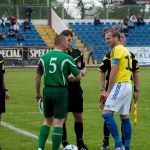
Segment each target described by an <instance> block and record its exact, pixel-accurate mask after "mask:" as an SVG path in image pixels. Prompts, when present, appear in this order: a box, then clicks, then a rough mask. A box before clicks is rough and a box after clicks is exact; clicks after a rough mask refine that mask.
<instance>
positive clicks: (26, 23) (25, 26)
mask: <svg viewBox="0 0 150 150" xmlns="http://www.w3.org/2000/svg"><path fill="white" fill-rule="evenodd" d="M23 29H24V31H26V29H30V30H31V27H30V22H29V20H28V19H27V18H25V20H24V22H23Z"/></svg>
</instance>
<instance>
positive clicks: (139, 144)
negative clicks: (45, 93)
mask: <svg viewBox="0 0 150 150" xmlns="http://www.w3.org/2000/svg"><path fill="white" fill-rule="evenodd" d="M34 71H35V69H7V70H6V81H7V85H8V89H9V92H10V95H11V99H10V100H9V101H8V102H7V104H6V106H7V113H5V114H4V115H3V121H5V122H7V123H9V124H11V125H13V126H15V127H16V128H20V129H23V130H26V131H29V132H31V133H33V134H35V135H38V132H39V127H40V125H41V123H42V121H43V114H41V113H39V110H38V106H37V102H36V101H35V88H34V76H35V73H34ZM149 76H150V69H149V68H144V69H141V71H140V98H139V102H138V122H137V126H132V127H133V134H132V141H131V150H149V146H150V144H149V141H150V134H149V133H150V115H149V114H150V96H149V95H150V94H149V91H150V90H149V89H150V85H149V83H150V78H149ZM81 83H82V87H83V89H84V113H83V117H84V141H85V143H86V144H87V145H88V147H89V149H90V150H99V149H100V145H101V144H102V140H103V119H102V117H101V112H100V110H99V100H98V98H99V72H98V71H97V68H95V69H89V70H88V74H87V76H86V77H85V78H84V79H83V80H82V81H81ZM132 114H133V113H132V112H131V121H132V125H133V119H132ZM115 119H116V120H117V124H118V126H119V129H120V120H119V117H118V116H117V115H115ZM73 128H74V124H73V117H72V114H71V113H70V114H69V116H68V121H67V129H68V140H69V142H70V143H73V144H75V134H74V130H73ZM51 131H52V129H51ZM50 139H51V136H49V140H50ZM0 146H1V147H3V148H4V149H5V150H19V149H21V150H35V149H37V148H36V146H37V140H36V139H33V138H31V137H27V136H24V135H22V134H20V133H17V132H15V131H13V130H10V129H8V128H6V127H4V126H0ZM50 149H51V145H50V144H46V147H45V150H50ZM110 150H113V139H112V137H111V138H110Z"/></svg>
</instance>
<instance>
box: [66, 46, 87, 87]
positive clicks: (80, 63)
mask: <svg viewBox="0 0 150 150" xmlns="http://www.w3.org/2000/svg"><path fill="white" fill-rule="evenodd" d="M68 54H69V55H70V56H72V58H73V59H74V61H75V63H76V65H77V68H78V69H80V70H81V69H83V68H84V67H85V63H84V59H83V55H82V53H81V51H80V50H78V49H74V48H72V49H71V50H70V51H68ZM78 84H80V81H75V82H69V85H78Z"/></svg>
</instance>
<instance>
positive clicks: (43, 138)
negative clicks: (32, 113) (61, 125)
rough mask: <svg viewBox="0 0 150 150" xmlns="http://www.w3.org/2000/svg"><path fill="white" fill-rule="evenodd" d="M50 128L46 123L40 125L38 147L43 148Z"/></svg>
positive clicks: (42, 149)
mask: <svg viewBox="0 0 150 150" xmlns="http://www.w3.org/2000/svg"><path fill="white" fill-rule="evenodd" d="M49 130H50V128H49V127H48V126H46V125H42V126H41V128H40V133H39V139H38V149H41V150H44V146H45V142H46V140H47V138H48V135H49Z"/></svg>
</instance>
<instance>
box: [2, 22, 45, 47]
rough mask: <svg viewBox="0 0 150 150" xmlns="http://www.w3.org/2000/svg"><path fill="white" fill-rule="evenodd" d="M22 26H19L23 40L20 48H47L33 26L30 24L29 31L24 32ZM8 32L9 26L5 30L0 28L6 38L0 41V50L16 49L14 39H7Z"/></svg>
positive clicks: (16, 42) (15, 39)
mask: <svg viewBox="0 0 150 150" xmlns="http://www.w3.org/2000/svg"><path fill="white" fill-rule="evenodd" d="M22 25H23V24H21V25H20V31H21V33H22V35H23V37H24V40H23V41H22V47H30V48H32V47H45V48H47V47H48V46H47V44H46V43H45V41H44V40H43V39H42V38H41V36H40V34H39V33H38V32H37V30H36V29H35V27H34V25H33V24H32V23H30V26H31V30H26V31H24V30H23V28H22ZM8 30H9V26H5V28H2V27H1V26H0V32H2V33H4V35H5V36H6V38H5V40H1V41H0V48H15V47H17V44H18V41H17V38H16V37H8V36H7V35H8Z"/></svg>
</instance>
